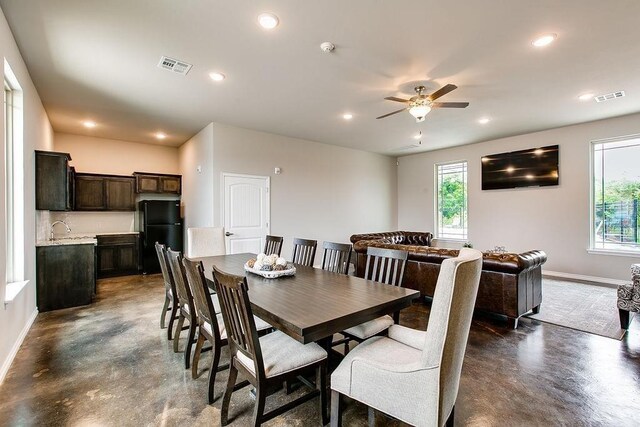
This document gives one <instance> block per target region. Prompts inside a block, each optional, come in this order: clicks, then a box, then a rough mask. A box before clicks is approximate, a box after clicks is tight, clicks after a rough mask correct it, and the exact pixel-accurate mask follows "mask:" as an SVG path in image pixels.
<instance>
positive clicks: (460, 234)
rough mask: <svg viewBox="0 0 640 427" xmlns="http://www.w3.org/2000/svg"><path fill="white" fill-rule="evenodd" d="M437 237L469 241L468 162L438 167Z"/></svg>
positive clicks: (444, 164)
mask: <svg viewBox="0 0 640 427" xmlns="http://www.w3.org/2000/svg"><path fill="white" fill-rule="evenodd" d="M435 228H436V237H437V238H439V239H455V240H466V239H467V162H455V163H443V164H437V165H436V227H435Z"/></svg>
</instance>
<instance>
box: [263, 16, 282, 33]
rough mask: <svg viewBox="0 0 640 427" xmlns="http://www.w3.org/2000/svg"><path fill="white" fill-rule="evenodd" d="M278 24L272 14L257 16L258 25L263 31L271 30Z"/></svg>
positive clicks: (278, 21)
mask: <svg viewBox="0 0 640 427" xmlns="http://www.w3.org/2000/svg"><path fill="white" fill-rule="evenodd" d="M279 23H280V20H279V19H278V17H277V16H276V15H274V14H273V13H261V14H260V15H258V24H260V26H261V27H262V28H264V29H265V30H273V29H274V28H275V27H277V26H278V24H279Z"/></svg>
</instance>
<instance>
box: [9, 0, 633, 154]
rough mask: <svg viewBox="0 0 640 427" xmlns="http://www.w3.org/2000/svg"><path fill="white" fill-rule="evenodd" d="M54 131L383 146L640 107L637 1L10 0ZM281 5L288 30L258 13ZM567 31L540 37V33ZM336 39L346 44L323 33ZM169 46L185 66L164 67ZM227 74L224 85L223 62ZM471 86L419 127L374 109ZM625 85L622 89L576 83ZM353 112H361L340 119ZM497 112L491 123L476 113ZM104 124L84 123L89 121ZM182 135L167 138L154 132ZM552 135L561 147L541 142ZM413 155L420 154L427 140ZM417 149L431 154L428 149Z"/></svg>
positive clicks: (456, 141) (500, 132)
mask: <svg viewBox="0 0 640 427" xmlns="http://www.w3.org/2000/svg"><path fill="white" fill-rule="evenodd" d="M0 5H1V6H2V9H3V11H4V13H5V15H6V17H7V20H8V21H9V24H10V26H11V29H12V31H13V33H14V35H15V38H16V40H17V42H18V45H19V47H20V50H21V52H22V54H23V57H24V58H25V61H26V63H27V66H28V68H29V71H30V73H31V76H32V78H33V81H34V83H35V85H36V87H37V89H38V92H39V93H40V96H41V98H42V101H43V103H44V105H45V108H46V110H47V112H48V114H49V117H50V119H51V122H52V125H53V127H54V129H55V130H56V131H58V132H68V133H74V134H87V135H95V136H99V137H105V138H113V139H122V140H128V141H138V142H147V143H162V144H168V145H180V144H181V143H183V142H184V141H185V140H187V139H188V138H189V137H191V136H192V135H193V134H195V133H196V132H197V131H199V130H200V129H201V128H203V127H204V126H205V125H206V124H208V123H210V122H212V121H214V122H221V123H227V124H230V125H235V126H240V127H245V128H250V129H255V130H261V131H265V132H271V133H276V134H281V135H287V136H291V137H297V138H303V139H308V140H312V141H319V142H324V143H329V144H335V145H341V146H345V147H352V148H357V149H361V150H367V151H372V152H378V153H384V154H400V155H402V154H408V153H410V152H413V151H406V150H400V148H401V147H403V146H406V145H408V144H413V143H415V140H413V139H412V135H414V134H416V133H417V132H418V131H419V130H421V131H422V133H423V135H424V136H423V139H422V141H423V147H422V148H421V150H427V149H435V148H442V147H448V146H453V145H461V144H468V143H473V142H479V141H484V140H489V139H494V138H498V137H502V136H508V135H515V134H521V133H527V132H531V131H536V130H542V129H549V128H553V127H558V126H564V125H568V124H574V123H580V122H586V121H592V120H597V119H602V118H607V117H614V116H619V115H624V114H629V113H635V112H638V111H640V76H639V74H638V70H640V25H638V17H639V16H640V1H637V0H616V1H607V2H603V1H601V0H563V1H557V0H536V1H530V0H509V1H508V0H484V1H468V0H453V1H452V0H440V1H434V0H430V1H425V0H415V1H413V0H402V1H382V0H378V1H372V0H349V1H344V0H323V1H314V2H311V1H300V0H280V1H273V0H272V1H259V0H252V1H248V0H244V1H224V0H218V1H214V0H146V1H142V0H137V1H131V0H109V1H104V0H100V1H99V0H66V1H51V0H49V1H47V0H30V1H24V0H0ZM264 11H271V12H274V13H275V14H277V15H278V16H279V18H280V26H279V27H277V28H276V29H275V30H273V31H271V32H267V31H265V30H263V29H262V28H260V27H259V26H258V25H257V24H256V17H257V15H258V14H259V13H261V12H264ZM549 32H552V33H557V34H558V39H557V41H556V42H555V43H554V44H552V45H550V46H548V47H546V48H543V49H536V48H534V47H532V46H531V41H532V39H534V38H535V37H536V36H538V35H541V34H544V33H549ZM327 40H328V41H332V42H333V43H334V44H335V45H336V50H335V51H334V52H333V53H331V54H326V53H323V52H322V51H321V50H320V48H319V45H320V43H321V42H323V41H327ZM162 55H167V56H169V57H173V58H177V59H180V60H183V61H186V62H189V63H191V64H193V68H192V70H191V71H190V72H189V74H188V75H187V76H180V75H176V74H172V73H170V72H168V71H165V70H162V69H159V68H157V67H156V65H157V63H158V61H159V59H160V56H162ZM214 70H215V71H221V72H223V73H224V74H226V76H227V79H226V80H225V81H224V82H222V83H215V82H213V81H212V80H211V79H210V78H209V77H208V73H209V72H211V71H214ZM416 82H420V83H424V84H425V85H426V86H427V87H428V89H430V90H435V89H437V88H439V87H441V86H443V85H445V84H447V83H453V84H456V85H458V86H459V88H458V89H457V90H456V91H454V92H452V93H450V94H448V95H446V96H445V97H443V98H441V99H440V100H441V101H469V102H470V103H471V105H470V106H469V107H468V108H467V109H464V110H458V109H447V110H434V111H432V112H431V113H430V114H429V115H428V116H427V119H426V120H425V121H424V122H423V123H420V124H417V123H415V120H414V119H413V118H412V117H411V116H410V115H409V114H408V113H401V114H397V115H395V116H392V117H389V118H387V119H384V120H376V119H375V117H377V116H379V115H382V114H384V113H387V112H391V111H393V110H395V109H398V108H401V107H402V106H401V105H400V104H397V103H394V102H390V101H385V100H383V98H384V97H385V96H391V95H394V96H410V95H411V92H412V88H413V86H415V83H416ZM617 90H625V91H626V93H627V96H626V97H625V98H621V99H616V100H613V101H609V102H605V103H600V104H598V103H596V102H594V101H591V102H580V101H578V100H577V97H578V95H580V94H583V93H585V92H591V93H594V94H601V93H608V92H613V91H617ZM347 111H349V112H351V113H353V115H354V118H353V120H351V121H350V122H347V121H344V120H343V119H342V118H341V116H342V114H343V113H344V112H347ZM481 117H490V118H491V119H492V121H491V122H490V123H489V124H487V125H480V124H478V123H477V120H478V119H479V118H481ZM86 119H92V120H94V121H96V122H97V123H98V126H97V127H96V128H95V129H92V130H87V129H85V128H84V127H82V124H81V122H82V121H83V120H86ZM157 131H163V132H165V133H167V134H168V135H169V138H167V139H166V140H165V141H163V142H159V141H157V140H156V139H155V138H154V137H153V134H154V133H155V132H157ZM544 143H550V142H549V141H544ZM414 151H416V150H414ZM418 151H419V150H418Z"/></svg>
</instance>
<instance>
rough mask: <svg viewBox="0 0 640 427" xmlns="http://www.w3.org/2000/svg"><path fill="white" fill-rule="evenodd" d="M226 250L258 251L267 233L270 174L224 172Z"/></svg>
mask: <svg viewBox="0 0 640 427" xmlns="http://www.w3.org/2000/svg"><path fill="white" fill-rule="evenodd" d="M223 193H224V195H223V197H224V230H225V233H226V239H227V241H226V245H227V253H229V254H238V253H243V252H252V253H256V254H257V253H260V252H262V250H263V249H264V243H265V241H264V239H265V236H266V235H267V234H269V221H270V219H269V177H267V176H248V175H233V174H223Z"/></svg>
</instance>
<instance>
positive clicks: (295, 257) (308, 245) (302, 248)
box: [291, 238, 318, 267]
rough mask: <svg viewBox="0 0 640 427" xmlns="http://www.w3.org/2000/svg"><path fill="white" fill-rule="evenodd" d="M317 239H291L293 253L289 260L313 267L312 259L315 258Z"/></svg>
mask: <svg viewBox="0 0 640 427" xmlns="http://www.w3.org/2000/svg"><path fill="white" fill-rule="evenodd" d="M317 247H318V241H317V240H309V239H299V238H295V239H293V254H292V255H291V262H293V263H295V264H300V265H306V266H307V267H313V261H314V260H315V259H316V248H317Z"/></svg>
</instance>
